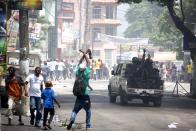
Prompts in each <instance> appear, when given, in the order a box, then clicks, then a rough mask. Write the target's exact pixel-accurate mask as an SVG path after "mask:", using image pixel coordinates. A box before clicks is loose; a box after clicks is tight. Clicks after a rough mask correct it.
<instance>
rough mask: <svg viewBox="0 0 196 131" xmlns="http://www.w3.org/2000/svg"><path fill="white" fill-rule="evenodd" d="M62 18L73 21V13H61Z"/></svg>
mask: <svg viewBox="0 0 196 131" xmlns="http://www.w3.org/2000/svg"><path fill="white" fill-rule="evenodd" d="M63 17H66V18H71V19H73V18H74V13H73V12H63Z"/></svg>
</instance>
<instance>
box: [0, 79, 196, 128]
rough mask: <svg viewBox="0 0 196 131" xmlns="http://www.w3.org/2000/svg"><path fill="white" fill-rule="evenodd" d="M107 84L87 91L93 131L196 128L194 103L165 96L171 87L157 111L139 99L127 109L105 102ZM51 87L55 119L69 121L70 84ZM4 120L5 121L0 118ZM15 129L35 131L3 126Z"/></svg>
mask: <svg viewBox="0 0 196 131" xmlns="http://www.w3.org/2000/svg"><path fill="white" fill-rule="evenodd" d="M107 84H108V82H107V81H92V82H91V85H92V87H94V91H93V92H90V94H91V100H92V126H93V131H143V130H145V131H173V130H174V131H191V129H196V124H195V123H196V110H195V109H196V100H194V99H191V98H187V97H173V96H171V95H169V94H168V93H171V91H172V90H173V87H174V84H172V83H166V85H165V90H166V93H167V94H166V95H165V96H164V98H163V104H162V106H161V107H160V108H155V107H153V106H152V104H150V105H149V106H144V105H143V104H142V101H140V100H134V101H133V102H131V103H129V104H128V105H127V106H121V105H120V104H119V98H117V103H116V104H111V103H109V100H108V95H107ZM54 85H55V87H54V90H55V91H56V92H57V94H58V99H59V100H60V101H61V103H62V108H61V109H56V115H57V116H56V119H60V120H61V121H62V122H64V121H65V120H68V119H69V117H70V113H71V110H72V108H73V105H74V100H75V98H74V97H73V96H72V86H73V81H66V82H62V83H59V82H58V83H55V84H54ZM170 85H171V86H170ZM183 86H184V87H185V89H186V90H189V85H187V84H183ZM25 119H26V120H27V121H26V124H28V118H25ZM3 120H5V119H4V118H3ZM84 122H85V112H84V111H83V110H82V111H81V112H80V113H79V114H78V117H77V123H84ZM2 123H4V124H5V123H6V122H5V121H2ZM58 124H59V123H58V122H56V123H54V125H56V127H55V128H54V130H56V131H57V130H58V131H61V130H65V129H63V128H60V127H59V126H58ZM82 126H84V124H82ZM168 126H169V127H170V128H169V127H168ZM171 127H173V128H171ZM14 129H19V130H22V129H23V130H26V131H29V130H32V131H34V130H35V128H33V127H28V126H26V127H25V128H24V127H23V128H22V127H19V126H14V128H13V127H11V128H10V127H8V126H5V125H2V131H13V130H14ZM36 130H37V129H36Z"/></svg>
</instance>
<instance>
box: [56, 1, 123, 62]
mask: <svg viewBox="0 0 196 131" xmlns="http://www.w3.org/2000/svg"><path fill="white" fill-rule="evenodd" d="M58 8H60V11H59V13H58V51H57V52H58V57H59V58H68V59H73V58H74V57H77V56H73V54H77V53H76V52H77V51H78V49H81V48H83V49H87V48H90V49H92V52H93V57H94V58H95V59H102V61H103V62H104V63H106V64H108V65H109V66H112V65H113V64H115V63H116V50H117V47H116V46H114V45H113V44H111V43H108V42H103V41H100V40H99V39H98V37H99V33H102V34H107V35H112V36H116V35H117V27H118V26H119V25H120V21H119V20H117V1H116V0H61V6H60V7H58Z"/></svg>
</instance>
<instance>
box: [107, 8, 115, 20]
mask: <svg viewBox="0 0 196 131" xmlns="http://www.w3.org/2000/svg"><path fill="white" fill-rule="evenodd" d="M113 9H114V8H113V6H106V18H107V19H113V18H114V10H113Z"/></svg>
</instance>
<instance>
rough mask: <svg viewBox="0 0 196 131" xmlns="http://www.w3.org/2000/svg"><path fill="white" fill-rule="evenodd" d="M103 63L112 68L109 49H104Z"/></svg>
mask: <svg viewBox="0 0 196 131" xmlns="http://www.w3.org/2000/svg"><path fill="white" fill-rule="evenodd" d="M105 63H106V64H107V65H108V66H109V67H112V50H111V49H105Z"/></svg>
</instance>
